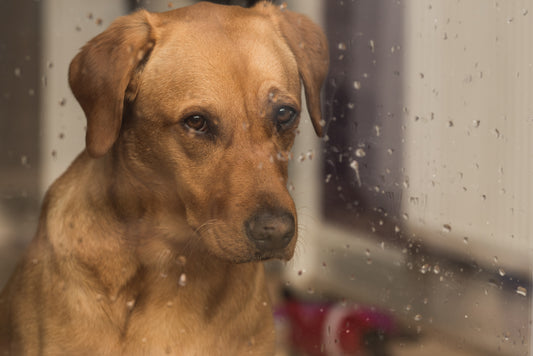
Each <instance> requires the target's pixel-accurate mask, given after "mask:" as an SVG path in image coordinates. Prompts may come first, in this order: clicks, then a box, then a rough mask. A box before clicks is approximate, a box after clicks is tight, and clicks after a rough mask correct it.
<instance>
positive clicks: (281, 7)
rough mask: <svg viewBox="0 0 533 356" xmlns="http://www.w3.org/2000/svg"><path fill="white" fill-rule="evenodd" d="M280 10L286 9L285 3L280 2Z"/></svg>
mask: <svg viewBox="0 0 533 356" xmlns="http://www.w3.org/2000/svg"><path fill="white" fill-rule="evenodd" d="M279 8H280V10H285V9H286V8H287V3H286V2H282V3H281V5H280V6H279Z"/></svg>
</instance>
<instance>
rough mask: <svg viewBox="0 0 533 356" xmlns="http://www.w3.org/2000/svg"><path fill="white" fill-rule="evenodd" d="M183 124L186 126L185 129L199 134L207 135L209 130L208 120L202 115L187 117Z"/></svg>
mask: <svg viewBox="0 0 533 356" xmlns="http://www.w3.org/2000/svg"><path fill="white" fill-rule="evenodd" d="M183 122H184V124H185V127H187V128H188V129H189V130H192V131H196V132H199V133H205V132H206V131H207V128H208V125H207V120H206V119H205V117H203V116H202V115H191V116H189V117H187V118H186V119H185V120H184V121H183Z"/></svg>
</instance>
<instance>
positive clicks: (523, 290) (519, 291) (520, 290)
mask: <svg viewBox="0 0 533 356" xmlns="http://www.w3.org/2000/svg"><path fill="white" fill-rule="evenodd" d="M516 293H517V294H520V295H521V296H524V297H526V296H527V289H526V288H524V287H521V286H518V287H517V288H516Z"/></svg>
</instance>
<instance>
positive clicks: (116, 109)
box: [69, 10, 155, 158]
mask: <svg viewBox="0 0 533 356" xmlns="http://www.w3.org/2000/svg"><path fill="white" fill-rule="evenodd" d="M149 15H150V14H149V13H148V12H146V11H142V10H141V11H139V12H136V13H134V14H132V15H129V16H124V17H121V18H118V19H117V20H115V21H114V22H113V23H112V24H111V25H110V26H109V28H107V29H106V30H105V31H104V32H102V33H101V34H99V35H98V36H96V37H95V38H93V39H92V40H90V41H89V42H88V43H87V44H86V45H85V46H84V47H83V48H82V49H81V51H80V52H79V53H78V55H76V57H75V58H74V59H73V60H72V63H71V64H70V69H69V84H70V88H71V90H72V92H73V93H74V96H75V97H76V99H77V100H78V102H79V103H80V105H81V107H82V109H83V111H84V113H85V116H86V117H87V133H86V137H85V143H86V148H87V152H88V153H89V155H90V156H91V157H95V158H96V157H100V156H103V155H104V154H106V153H107V152H108V151H109V149H110V148H111V147H112V146H113V144H114V143H115V141H116V139H117V137H118V135H119V132H120V127H121V124H122V114H123V109H124V99H125V95H126V89H127V88H128V84H129V83H130V81H131V78H132V75H133V74H134V72H135V70H136V69H137V67H138V66H139V64H140V63H143V61H144V60H145V58H147V56H148V55H149V53H150V51H151V49H152V48H153V46H154V43H155V40H154V38H153V37H152V36H153V35H152V33H151V32H152V31H151V26H150V23H149Z"/></svg>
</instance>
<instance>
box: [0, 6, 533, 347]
mask: <svg viewBox="0 0 533 356" xmlns="http://www.w3.org/2000/svg"><path fill="white" fill-rule="evenodd" d="M194 2H195V1H183V0H177V1H168V0H165V1H162V0H143V1H140V0H139V1H137V0H130V1H126V0H124V1H104V0H93V1H83V0H68V1H67V0H17V1H15V0H0V16H1V20H2V21H0V76H1V78H2V80H1V81H0V172H1V174H0V286H2V285H3V284H4V283H5V281H6V280H7V278H8V276H9V274H10V273H11V271H12V270H13V268H14V265H15V263H16V261H17V260H18V258H19V256H20V253H21V252H22V250H23V248H24V246H25V245H26V244H27V243H28V242H29V240H30V239H31V238H32V236H33V234H34V232H35V229H36V226H37V219H38V214H39V208H40V202H41V199H42V197H43V195H44V192H45V191H46V189H47V187H48V186H49V185H50V183H51V182H52V181H53V180H54V179H55V178H57V177H58V175H59V174H61V173H62V172H63V171H64V170H65V169H66V167H67V166H68V165H69V163H70V162H71V161H72V160H73V158H74V157H75V156H76V155H77V154H78V153H79V152H80V151H81V150H82V149H83V145H84V135H85V131H84V130H85V118H84V116H83V113H82V111H81V109H80V107H79V106H78V104H77V103H76V101H75V99H74V97H73V96H72V94H71V92H70V89H69V88H68V83H67V69H68V65H69V63H70V60H71V59H72V58H73V57H74V55H75V54H76V53H77V51H78V49H79V48H80V47H81V46H82V45H83V44H84V43H85V42H86V41H87V40H89V39H90V38H92V37H93V36H95V35H96V34H98V33H99V32H101V31H103V30H104V29H105V28H106V27H107V26H108V25H109V24H110V23H111V21H112V20H113V19H114V18H116V17H118V16H120V15H122V14H126V13H128V12H131V11H133V10H135V9H137V8H140V7H144V8H147V9H149V10H151V11H166V10H169V9H173V8H178V7H181V6H185V5H190V4H192V3H194ZM218 2H219V3H226V4H233V5H239V6H250V5H252V4H253V3H254V2H255V1H244V0H243V1H231V0H227V1H218ZM278 5H280V6H285V5H284V4H281V2H278ZM286 5H287V6H288V8H289V9H291V10H294V11H297V12H301V13H305V14H307V15H308V16H310V17H311V18H313V19H314V21H315V22H317V23H319V24H320V25H321V26H322V27H323V28H324V30H325V32H326V33H327V36H328V38H329V42H330V56H331V67H330V73H329V76H328V79H327V83H326V85H325V89H324V112H325V114H326V121H327V131H326V132H327V134H326V136H325V137H324V138H323V139H318V138H316V137H315V136H314V133H313V131H312V127H311V125H310V122H309V120H308V118H307V117H306V116H304V118H303V120H302V123H301V126H300V134H299V135H298V139H297V143H296V145H295V148H294V151H293V152H294V155H293V156H294V159H293V160H292V162H291V181H290V183H289V189H290V190H291V192H292V193H293V196H294V198H295V201H296V203H297V206H298V211H299V220H300V237H299V239H300V240H299V244H298V246H297V252H296V256H295V258H294V259H293V260H292V261H290V262H288V263H278V262H272V263H269V264H268V266H267V267H268V271H269V274H270V277H271V280H272V290H273V296H274V299H275V300H276V321H277V326H278V329H279V335H280V336H279V343H280V347H279V354H280V355H530V354H532V347H531V320H532V311H531V292H532V291H531V261H532V251H533V250H532V248H533V237H531V233H532V231H533V229H532V228H533V219H532V218H531V217H532V216H533V205H532V202H533V189H532V188H531V182H532V177H533V100H531V96H532V95H533V3H532V2H531V1H525V0H524V1H520V0H516V1H486V0H470V1H417V0H335V1H334V0H323V1H320V0H316V1H314V0H313V1H310V0H307V1H305V0H292V1H287V2H286Z"/></svg>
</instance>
